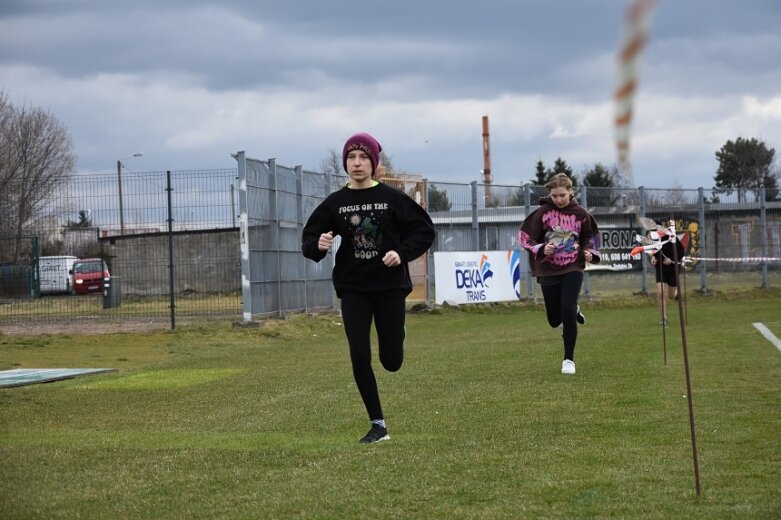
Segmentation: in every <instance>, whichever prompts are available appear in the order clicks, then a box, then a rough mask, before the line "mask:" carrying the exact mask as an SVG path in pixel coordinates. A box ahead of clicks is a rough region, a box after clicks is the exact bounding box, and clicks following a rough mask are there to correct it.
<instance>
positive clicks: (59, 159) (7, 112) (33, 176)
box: [0, 94, 76, 261]
mask: <svg viewBox="0 0 781 520" xmlns="http://www.w3.org/2000/svg"><path fill="white" fill-rule="evenodd" d="M72 150H73V144H72V142H71V139H70V136H69V134H68V131H67V129H66V128H65V126H64V125H63V124H62V123H60V121H59V120H58V119H57V118H56V117H55V116H54V115H52V114H51V113H50V112H47V111H45V110H42V109H40V108H34V107H26V106H22V107H15V106H14V105H12V104H11V103H9V102H8V101H7V99H6V98H5V96H4V95H1V94H0V234H3V235H6V236H8V235H10V236H11V237H13V238H14V239H15V240H14V244H15V246H14V251H13V254H12V255H11V261H17V260H18V258H19V255H20V252H21V251H20V247H21V241H22V237H23V236H25V235H26V234H28V233H31V232H32V230H33V228H34V226H35V223H36V222H37V221H38V220H39V219H40V218H42V217H43V216H45V215H44V209H45V207H46V203H47V201H48V199H49V197H50V196H51V195H52V194H53V193H55V192H56V190H57V189H58V188H60V187H61V186H62V185H63V183H65V182H66V181H67V180H68V178H69V176H70V174H71V172H72V170H73V166H74V164H75V162H76V156H75V155H74V154H73V151H72Z"/></svg>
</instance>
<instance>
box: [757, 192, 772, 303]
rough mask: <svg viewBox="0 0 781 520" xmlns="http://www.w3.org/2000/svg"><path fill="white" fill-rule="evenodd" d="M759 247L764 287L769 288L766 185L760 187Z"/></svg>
mask: <svg viewBox="0 0 781 520" xmlns="http://www.w3.org/2000/svg"><path fill="white" fill-rule="evenodd" d="M759 222H760V225H759V233H760V235H759V249H760V255H762V258H763V260H762V288H763V289H769V288H770V283H769V282H768V276H767V235H768V229H767V204H766V203H765V185H764V184H762V185H761V186H760V187H759Z"/></svg>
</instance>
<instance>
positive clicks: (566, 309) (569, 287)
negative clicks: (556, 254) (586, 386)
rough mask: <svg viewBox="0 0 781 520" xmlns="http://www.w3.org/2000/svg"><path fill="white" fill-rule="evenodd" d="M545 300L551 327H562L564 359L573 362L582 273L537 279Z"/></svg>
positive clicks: (576, 272)
mask: <svg viewBox="0 0 781 520" xmlns="http://www.w3.org/2000/svg"><path fill="white" fill-rule="evenodd" d="M538 280H539V283H540V287H541V288H542V296H543V298H545V312H546V313H547V314H548V323H549V324H550V326H551V327H558V326H559V325H562V328H563V334H562V337H563V338H564V359H569V360H572V361H575V342H576V341H577V340H578V322H577V321H576V316H577V314H578V296H579V295H580V286H581V285H582V284H583V273H582V272H581V271H575V272H572V273H567V274H563V275H561V276H545V277H541V278H538Z"/></svg>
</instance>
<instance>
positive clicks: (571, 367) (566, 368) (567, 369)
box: [561, 359, 575, 375]
mask: <svg viewBox="0 0 781 520" xmlns="http://www.w3.org/2000/svg"><path fill="white" fill-rule="evenodd" d="M561 373H562V374H567V375H572V374H574V373H575V362H574V361H572V360H570V359H565V360H564V361H562V362H561Z"/></svg>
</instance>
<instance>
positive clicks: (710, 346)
mask: <svg viewBox="0 0 781 520" xmlns="http://www.w3.org/2000/svg"><path fill="white" fill-rule="evenodd" d="M583 308H584V312H585V313H586V315H587V318H588V323H587V324H586V325H585V326H584V327H581V328H580V336H579V340H578V348H577V351H576V362H577V369H578V373H577V375H575V376H570V377H567V376H563V375H561V374H560V373H559V369H560V365H561V354H562V347H561V339H560V331H559V330H554V329H550V328H549V327H548V326H547V324H546V323H545V319H544V314H543V310H542V308H541V307H539V306H534V305H530V304H514V305H500V306H480V307H471V308H461V309H441V310H436V311H434V312H430V313H421V314H410V315H409V317H408V323H407V330H408V332H407V337H408V340H407V344H406V356H407V357H406V361H405V365H404V366H403V367H402V369H401V371H400V372H398V373H395V374H390V373H386V372H384V371H382V370H381V369H377V376H378V380H379V384H380V392H381V396H382V398H383V405H384V408H385V412H386V418H387V420H388V427H389V430H390V433H391V436H392V440H391V441H390V442H384V443H379V444H377V445H369V446H364V445H360V444H358V442H357V440H358V438H359V437H361V436H362V435H363V434H364V433H365V432H366V430H367V429H368V420H367V418H366V416H365V411H364V409H363V405H362V404H361V401H360V398H359V396H358V393H357V390H356V389H355V385H354V383H353V381H352V375H351V371H350V368H349V359H348V356H347V349H346V343H345V339H344V333H343V330H342V327H341V323H340V321H339V318H338V317H337V316H335V315H321V316H314V317H313V316H299V317H294V318H291V319H288V320H279V321H269V322H267V323H266V325H265V326H264V327H262V328H243V327H232V326H231V325H230V324H229V323H211V324H204V325H188V326H186V327H184V328H180V329H179V330H177V331H173V332H170V331H169V332H156V333H148V334H104V335H44V336H10V335H0V369H9V368H32V367H40V368H45V367H96V368H98V367H112V368H117V369H118V372H113V373H108V374H102V375H95V376H87V377H81V378H77V379H71V380H67V381H60V382H55V383H49V384H39V385H31V386H25V387H19V388H8V389H0V518H3V519H5V518H7V519H27V518H30V519H33V518H36V519H37V518H95V519H103V518H123V519H136V518H148V519H160V518H170V519H183V518H187V519H200V518H202V519H213V518H284V519H287V518H329V519H330V518H334V519H344V518H423V519H440V518H441V519H445V518H447V519H452V518H459V519H460V518H491V519H493V518H659V519H668V518H686V519H696V518H702V519H711V518H779V517H781V493H779V488H780V487H781V443H779V431H781V352H779V351H778V350H777V348H776V347H775V346H774V345H773V344H772V343H771V342H769V341H768V340H767V339H765V338H764V337H763V336H762V335H761V334H760V333H759V332H758V331H757V330H756V329H755V328H754V327H753V326H752V323H755V322H762V323H764V324H765V325H766V326H767V327H768V328H769V329H770V330H771V331H772V332H773V333H774V334H775V335H776V336H777V337H781V292H779V290H777V289H773V290H765V291H758V290H754V291H747V292H745V293H742V294H736V295H734V296H731V297H728V296H725V295H719V296H716V297H692V298H690V299H689V301H688V323H689V324H688V327H687V338H688V351H689V361H690V366H691V377H692V386H693V398H694V408H695V413H696V426H697V429H696V432H697V440H698V443H699V446H698V447H699V450H698V453H699V458H700V464H701V482H702V496H699V497H698V496H697V495H696V494H695V489H694V472H693V465H692V447H691V437H690V430H689V420H688V412H687V399H686V396H685V394H686V385H685V377H684V366H683V356H682V349H681V334H680V329H679V328H678V322H677V312H670V317H671V318H674V319H673V326H671V327H669V328H668V329H667V358H668V359H667V364H666V365H665V363H664V358H663V347H662V334H661V327H659V326H658V325H657V324H656V323H657V321H658V315H657V311H656V308H655V306H654V304H653V300H651V299H649V298H640V299H627V300H625V301H623V302H610V303H609V304H608V303H596V302H591V303H586V302H584V303H583ZM375 359H376V356H375ZM375 365H377V363H376V362H375Z"/></svg>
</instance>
